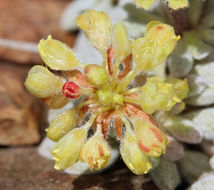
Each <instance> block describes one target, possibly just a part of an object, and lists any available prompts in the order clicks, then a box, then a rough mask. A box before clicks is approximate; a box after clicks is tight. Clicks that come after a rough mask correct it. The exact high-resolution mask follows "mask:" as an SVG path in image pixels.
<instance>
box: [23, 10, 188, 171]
mask: <svg viewBox="0 0 214 190" xmlns="http://www.w3.org/2000/svg"><path fill="white" fill-rule="evenodd" d="M76 22H77V25H78V26H79V27H80V28H81V29H83V31H84V33H85V34H86V36H87V38H88V39H89V40H90V42H91V43H92V45H94V47H95V48H97V50H98V51H100V53H101V54H102V56H103V61H102V66H98V65H95V64H93V65H87V66H84V65H83V64H81V63H80V61H79V60H78V59H77V58H76V57H75V55H74V54H73V52H72V50H71V49H70V48H69V47H68V46H66V45H65V44H63V43H62V42H59V41H57V40H54V39H52V38H51V37H49V38H48V39H47V40H41V42H40V44H39V53H40V55H41V57H42V59H43V60H44V62H45V63H46V64H47V65H48V66H49V67H50V68H51V69H53V70H61V71H62V73H63V76H59V77H56V76H55V75H53V74H52V73H51V72H50V71H49V70H48V69H46V68H45V67H42V66H35V67H34V68H33V69H32V70H31V71H30V72H29V74H28V77H27V79H26V82H25V86H26V87H27V89H28V90H29V91H30V92H31V93H32V94H34V95H36V96H38V97H40V98H42V99H43V100H44V101H45V102H46V103H48V105H50V106H52V107H55V108H56V107H57V108H59V107H63V106H64V105H65V104H66V103H67V102H68V99H69V100H74V99H76V98H80V100H81V102H80V104H79V105H76V106H75V107H74V110H75V111H69V110H68V111H66V112H64V113H62V114H60V115H58V116H57V117H56V118H54V119H53V120H52V121H51V123H50V127H49V128H48V137H49V138H51V139H52V140H54V141H58V143H57V144H56V146H55V147H54V149H53V151H52V154H53V156H54V160H55V162H56V164H55V168H56V169H65V168H67V167H69V166H71V165H72V164H74V163H75V162H77V161H78V160H79V159H80V160H82V161H84V162H87V163H88V164H89V167H90V168H91V169H95V170H99V169H101V168H104V167H106V166H107V165H108V163H109V159H110V155H111V153H110V148H109V146H108V144H107V142H106V137H107V135H108V128H109V125H110V123H113V124H114V125H113V126H114V128H115V133H116V135H117V137H118V139H119V140H120V141H121V155H122V158H123V160H124V162H125V163H126V164H127V166H128V167H129V169H130V170H132V171H133V172H134V173H136V174H144V173H146V172H148V171H149V169H150V168H151V167H152V166H151V163H150V162H149V160H150V158H149V157H158V156H161V154H162V153H164V151H165V148H166V145H167V138H166V137H165V135H164V134H163V132H161V130H160V129H159V128H157V127H158V125H157V123H156V122H155V120H154V119H153V118H152V116H151V115H149V114H148V113H153V112H154V111H156V110H170V109H171V108H172V107H173V106H174V105H175V104H176V103H178V102H181V101H182V99H184V98H185V97H186V96H187V93H188V85H187V81H186V80H184V81H182V80H178V79H166V80H165V79H163V78H161V77H150V78H147V81H146V83H145V84H144V85H143V86H140V87H137V88H131V85H130V83H131V82H132V81H133V79H134V78H135V77H136V76H137V75H138V74H139V73H140V72H141V71H144V72H145V71H148V70H150V69H153V68H154V67H156V66H157V65H159V64H161V63H163V62H164V61H165V60H166V58H167V56H168V55H169V54H170V53H171V52H172V50H173V49H174V47H175V46H176V42H177V40H178V39H179V37H177V36H176V35H175V33H174V29H173V28H172V27H171V26H169V25H166V24H162V23H160V22H151V23H150V24H148V27H147V30H146V34H145V36H144V37H143V38H138V39H136V40H135V41H132V40H130V39H129V37H128V32H127V29H126V27H125V25H124V24H122V23H117V24H115V25H113V26H112V25H111V20H110V18H109V16H108V15H106V14H105V13H104V12H96V11H92V10H89V11H86V12H84V13H82V14H81V15H80V16H79V17H77V19H76ZM134 63H136V67H133V64H134ZM79 67H83V68H84V71H83V72H81V71H80V70H78V68H79ZM58 75H59V74H58ZM63 77H64V79H63ZM62 97H64V98H62ZM146 112H147V113H146ZM89 114H90V115H91V117H90V119H89V120H88V121H87V118H88V115H89ZM84 123H85V124H84ZM130 123H132V125H131V124H130ZM83 124H84V125H83ZM123 124H125V134H124V135H123V131H124V130H123V128H124V125H123ZM82 125H83V126H82ZM92 125H93V126H94V128H95V131H96V132H95V133H94V135H93V136H92V137H91V138H90V139H89V140H87V137H88V130H89V129H90V128H91V126H92ZM76 126H82V127H79V128H75V127H76ZM131 126H133V129H132V127H131ZM96 129H97V130H96ZM135 135H136V136H135Z"/></svg>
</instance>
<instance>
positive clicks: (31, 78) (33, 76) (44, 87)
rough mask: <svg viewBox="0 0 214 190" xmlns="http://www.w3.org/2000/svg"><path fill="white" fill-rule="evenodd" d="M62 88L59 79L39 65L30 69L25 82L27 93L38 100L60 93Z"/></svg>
mask: <svg viewBox="0 0 214 190" xmlns="http://www.w3.org/2000/svg"><path fill="white" fill-rule="evenodd" d="M62 86H63V82H62V80H61V79H59V78H58V77H56V76H55V75H54V74H52V73H51V72H50V71H49V70H48V69H46V68H45V67H43V66H40V65H36V66H34V67H32V68H31V70H30V71H29V73H28V76H27V78H26V81H25V87H26V88H27V89H28V91H29V92H30V93H31V94H33V95H35V96H37V97H39V98H47V97H50V96H52V95H54V94H58V93H60V91H61V89H62Z"/></svg>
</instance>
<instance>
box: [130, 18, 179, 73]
mask: <svg viewBox="0 0 214 190" xmlns="http://www.w3.org/2000/svg"><path fill="white" fill-rule="evenodd" d="M179 39H180V36H176V35H175V32H174V29H173V28H172V27H171V26H170V25H167V24H162V23H160V22H158V21H152V22H150V23H149V24H148V25H147V29H146V33H145V35H144V38H138V39H137V40H135V41H134V43H133V56H134V60H135V63H136V65H137V67H138V68H139V69H140V70H141V71H148V70H151V69H153V68H154V67H156V66H158V65H160V64H162V63H164V62H165V60H166V58H167V56H168V55H169V54H170V53H171V52H172V51H173V50H174V48H175V46H176V44H177V41H178V40H179Z"/></svg>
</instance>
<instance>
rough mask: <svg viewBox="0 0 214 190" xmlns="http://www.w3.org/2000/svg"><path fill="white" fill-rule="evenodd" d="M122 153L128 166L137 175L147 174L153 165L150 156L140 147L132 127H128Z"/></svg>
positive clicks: (121, 149)
mask: <svg viewBox="0 0 214 190" xmlns="http://www.w3.org/2000/svg"><path fill="white" fill-rule="evenodd" d="M120 153H121V156H122V158H123V161H124V162H125V163H126V165H127V166H128V168H129V169H130V170H131V171H132V172H133V173H135V174H137V175H140V174H146V173H147V172H148V171H149V170H150V169H151V167H152V164H151V163H150V162H149V157H148V156H146V155H145V154H144V153H143V152H142V151H141V150H140V148H139V147H138V144H137V139H136V136H135V134H134V131H133V130H132V129H131V128H130V127H127V128H126V132H125V135H124V137H123V141H122V143H121V148H120Z"/></svg>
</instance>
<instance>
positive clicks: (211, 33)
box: [198, 27, 214, 45]
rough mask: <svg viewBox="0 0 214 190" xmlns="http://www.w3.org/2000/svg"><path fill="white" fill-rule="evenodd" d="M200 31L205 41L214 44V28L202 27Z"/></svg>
mask: <svg viewBox="0 0 214 190" xmlns="http://www.w3.org/2000/svg"><path fill="white" fill-rule="evenodd" d="M198 32H199V34H200V37H201V38H202V39H203V40H204V41H205V42H207V43H209V44H212V45H214V29H212V28H206V27H204V28H203V27H201V28H199V31H198Z"/></svg>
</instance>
